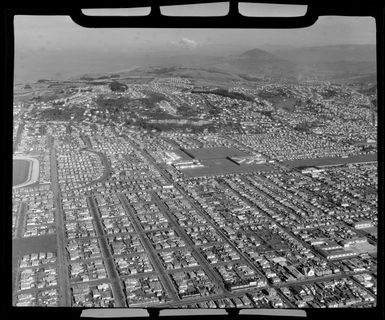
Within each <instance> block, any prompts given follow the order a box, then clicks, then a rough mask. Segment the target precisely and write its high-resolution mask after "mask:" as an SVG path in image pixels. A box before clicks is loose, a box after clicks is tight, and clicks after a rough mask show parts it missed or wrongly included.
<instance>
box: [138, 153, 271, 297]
mask: <svg viewBox="0 0 385 320" xmlns="http://www.w3.org/2000/svg"><path fill="white" fill-rule="evenodd" d="M143 153H144V154H145V156H146V158H147V159H148V160H149V161H150V162H151V163H152V164H153V166H155V168H157V169H158V171H159V172H160V173H161V174H162V176H163V178H165V179H166V180H167V181H168V182H169V183H170V184H172V185H174V186H175V188H176V189H178V191H179V192H180V193H181V194H182V195H183V196H184V197H185V198H186V200H187V201H188V202H189V203H190V205H191V206H192V207H193V208H194V209H195V210H196V211H197V212H199V213H200V214H201V215H202V216H203V217H205V218H206V220H207V221H208V222H209V224H210V225H211V226H212V227H213V228H214V229H215V231H217V233H218V234H219V235H220V236H221V238H222V239H224V240H225V242H227V243H228V244H229V245H230V246H231V248H232V249H233V250H234V251H235V252H237V253H238V255H239V256H240V257H241V258H243V260H244V261H246V262H247V264H248V265H249V266H250V267H251V268H252V269H253V270H254V271H256V272H257V274H258V275H259V276H260V277H261V278H262V279H266V277H265V276H264V275H263V274H262V273H261V271H260V270H259V269H258V268H257V267H256V266H255V265H254V263H253V262H252V260H251V259H250V258H249V257H248V256H247V255H245V254H244V253H243V252H242V251H240V250H239V249H238V248H237V247H236V246H235V245H234V244H233V242H232V241H230V240H229V239H228V238H227V236H226V235H225V234H224V232H223V231H222V230H221V228H219V227H218V226H217V225H216V224H215V223H214V222H213V221H212V219H211V217H210V216H209V215H208V214H207V213H206V212H204V211H203V210H202V208H201V207H200V206H199V205H198V204H197V203H196V201H195V199H193V198H192V197H190V196H189V195H188V194H187V193H186V192H185V191H184V189H183V188H181V187H180V186H179V185H178V184H177V183H176V182H174V181H172V180H171V179H170V177H169V175H168V174H167V172H165V170H164V169H163V168H162V167H161V166H159V165H158V164H157V163H156V161H155V160H154V159H153V158H152V157H151V155H150V154H148V153H147V152H146V151H145V150H144V152H143ZM214 279H217V277H214ZM222 286H223V284H222ZM225 292H226V290H225Z"/></svg>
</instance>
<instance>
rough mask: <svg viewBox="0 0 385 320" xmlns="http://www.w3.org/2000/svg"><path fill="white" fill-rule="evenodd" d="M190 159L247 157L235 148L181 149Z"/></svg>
mask: <svg viewBox="0 0 385 320" xmlns="http://www.w3.org/2000/svg"><path fill="white" fill-rule="evenodd" d="M182 151H183V152H185V153H187V154H188V155H189V156H190V157H192V158H195V159H199V160H206V159H224V158H226V157H233V156H247V155H248V154H247V153H245V152H243V151H241V150H238V149H236V148H227V147H214V148H196V149H183V150H182Z"/></svg>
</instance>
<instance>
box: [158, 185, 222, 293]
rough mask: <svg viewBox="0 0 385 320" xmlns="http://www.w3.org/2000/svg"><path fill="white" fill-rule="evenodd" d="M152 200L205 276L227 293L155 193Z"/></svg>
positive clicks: (218, 278)
mask: <svg viewBox="0 0 385 320" xmlns="http://www.w3.org/2000/svg"><path fill="white" fill-rule="evenodd" d="M153 198H154V199H155V202H156V203H157V205H158V206H159V208H160V210H161V211H162V212H163V214H164V215H165V216H166V217H167V219H168V221H169V222H170V223H171V225H172V226H173V228H174V230H176V231H177V233H178V234H179V235H180V236H181V237H182V239H183V241H184V242H185V243H186V244H187V245H188V247H189V249H191V251H193V253H194V257H195V258H196V259H197V260H198V261H197V262H198V263H199V266H200V267H201V268H203V269H204V271H205V272H206V274H207V275H208V276H209V279H214V280H215V283H216V284H217V286H218V287H220V288H221V290H222V291H223V292H229V291H228V290H227V289H226V288H225V286H224V285H223V280H222V278H221V277H220V276H219V275H218V274H217V272H216V271H215V270H214V268H213V267H212V266H211V265H210V263H208V261H207V260H206V259H205V258H204V257H203V256H202V254H201V253H200V252H199V250H198V249H197V248H196V246H195V244H194V243H193V242H192V240H191V239H190V237H189V236H188V234H187V233H186V231H185V230H184V229H183V228H182V227H181V226H180V225H179V224H178V223H177V222H176V221H175V217H173V216H172V214H170V213H169V212H168V209H167V208H166V206H165V204H164V203H163V201H162V200H161V199H160V198H159V196H158V195H157V194H156V193H155V192H154V193H153Z"/></svg>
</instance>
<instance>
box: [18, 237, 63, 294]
mask: <svg viewBox="0 0 385 320" xmlns="http://www.w3.org/2000/svg"><path fill="white" fill-rule="evenodd" d="M47 251H49V252H56V251H57V240H56V234H51V235H46V236H40V237H28V238H19V239H13V240H12V288H13V287H14V285H15V279H16V271H17V267H18V261H19V259H20V258H21V257H22V256H24V255H26V254H30V253H39V252H47Z"/></svg>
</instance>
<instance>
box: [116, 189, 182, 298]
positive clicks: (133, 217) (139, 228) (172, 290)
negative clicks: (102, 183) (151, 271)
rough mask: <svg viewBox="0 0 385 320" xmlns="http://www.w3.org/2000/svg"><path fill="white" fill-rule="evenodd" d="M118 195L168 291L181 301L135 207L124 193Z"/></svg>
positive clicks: (172, 296)
mask: <svg viewBox="0 0 385 320" xmlns="http://www.w3.org/2000/svg"><path fill="white" fill-rule="evenodd" d="M118 196H119V199H120V202H121V203H122V205H123V208H124V210H125V211H126V213H127V215H128V216H129V217H130V219H131V221H132V223H133V225H134V228H135V230H136V232H137V233H138V235H139V237H140V240H141V242H142V244H143V246H144V248H145V250H146V253H147V254H148V256H149V258H150V260H151V263H152V265H153V266H154V268H155V270H156V272H157V275H158V277H159V278H160V280H161V282H162V283H163V285H164V286H165V289H166V291H167V292H168V293H169V294H170V295H171V298H172V300H174V301H179V300H180V299H179V296H178V293H177V292H176V290H175V288H174V286H173V284H172V282H171V280H170V278H169V276H168V275H167V274H166V272H165V270H164V268H163V264H162V262H161V261H160V258H159V257H158V254H157V253H156V251H155V249H154V247H153V245H152V244H151V242H150V240H149V239H148V238H147V236H146V235H145V232H144V230H143V228H142V226H141V224H140V222H139V220H138V218H137V217H136V215H135V213H134V211H133V210H134V209H133V208H132V207H131V205H130V204H129V203H128V201H127V198H126V197H125V195H124V194H119V195H118Z"/></svg>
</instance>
